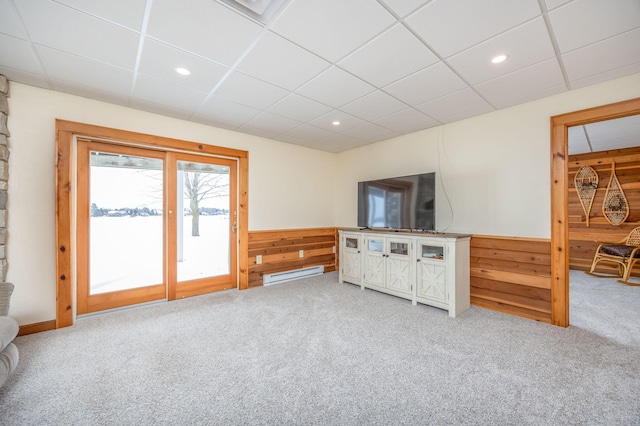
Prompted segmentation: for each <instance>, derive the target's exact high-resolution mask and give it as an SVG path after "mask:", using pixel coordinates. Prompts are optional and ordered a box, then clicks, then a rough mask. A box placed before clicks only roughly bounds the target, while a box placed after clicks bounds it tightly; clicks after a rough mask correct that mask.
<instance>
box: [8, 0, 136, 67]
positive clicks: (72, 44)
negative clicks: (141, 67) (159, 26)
mask: <svg viewBox="0 0 640 426" xmlns="http://www.w3.org/2000/svg"><path fill="white" fill-rule="evenodd" d="M16 6H17V7H18V10H19V12H20V15H21V16H22V20H23V21H24V23H25V25H26V27H27V30H28V31H29V35H30V37H31V41H33V42H34V43H36V44H41V45H43V46H48V47H52V48H54V49H58V50H62V51H65V52H69V53H72V54H74V55H78V56H86V57H87V58H91V59H94V60H96V61H100V62H106V63H108V64H111V65H115V66H118V67H122V68H128V69H133V67H134V65H135V61H136V53H137V50H138V40H139V38H140V36H139V35H138V34H137V33H135V32H133V31H131V30H127V29H125V28H122V27H119V26H117V25H114V24H110V23H108V22H105V21H102V20H100V19H97V18H94V17H92V16H89V15H86V14H84V13H80V12H78V11H75V10H73V9H70V8H68V7H66V6H62V5H60V4H57V3H53V2H50V1H45V0H31V1H28V2H25V1H21V2H16Z"/></svg>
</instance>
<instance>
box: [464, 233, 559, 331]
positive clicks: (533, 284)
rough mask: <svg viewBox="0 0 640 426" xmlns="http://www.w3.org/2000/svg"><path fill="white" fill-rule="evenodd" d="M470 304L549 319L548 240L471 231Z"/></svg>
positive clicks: (549, 246) (518, 314)
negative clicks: (479, 233) (480, 233)
mask: <svg viewBox="0 0 640 426" xmlns="http://www.w3.org/2000/svg"><path fill="white" fill-rule="evenodd" d="M470 275H471V304H473V305H477V306H481V307H483V308H488V309H492V310H494V311H499V312H504V313H508V314H511V315H517V316H520V317H524V318H529V319H533V320H536V321H541V322H545V323H551V242H550V240H547V239H533V238H516V237H498V236H487V235H474V236H473V237H472V238H471V271H470Z"/></svg>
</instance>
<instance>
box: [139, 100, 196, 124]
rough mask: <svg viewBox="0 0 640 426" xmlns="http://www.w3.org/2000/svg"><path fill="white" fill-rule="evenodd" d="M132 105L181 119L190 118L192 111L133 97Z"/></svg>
mask: <svg viewBox="0 0 640 426" xmlns="http://www.w3.org/2000/svg"><path fill="white" fill-rule="evenodd" d="M131 107H132V108H135V109H139V110H142V111H147V112H152V113H154V114H160V115H164V116H168V117H175V118H179V119H180V120H188V119H189V117H190V116H191V113H190V112H189V111H182V110H181V109H179V108H172V107H170V106H167V104H166V103H163V104H157V103H154V102H148V101H145V100H142V99H133V100H132V101H131Z"/></svg>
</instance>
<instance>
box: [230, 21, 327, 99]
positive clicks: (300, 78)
mask: <svg viewBox="0 0 640 426" xmlns="http://www.w3.org/2000/svg"><path fill="white" fill-rule="evenodd" d="M330 65H331V64H330V63H329V62H327V61H325V60H324V59H321V58H320V57H318V56H316V55H314V54H312V53H309V52H308V51H307V50H304V49H302V48H301V47H299V46H296V45H295V44H293V43H291V42H290V41H287V40H285V39H283V38H282V37H280V36H278V35H276V34H273V33H271V32H266V33H265V34H264V35H263V36H262V38H261V39H260V41H259V42H258V43H257V44H256V46H255V47H254V48H253V49H252V50H251V51H250V52H249V53H248V54H247V56H246V57H245V58H244V59H243V60H242V62H240V64H239V65H238V70H239V71H241V72H243V73H245V74H248V75H250V76H253V77H256V78H258V79H260V80H264V81H266V82H268V83H271V84H274V85H276V86H279V87H283V88H285V89H288V90H295V89H297V88H298V87H299V86H301V85H302V84H304V83H306V82H307V81H309V80H311V79H312V78H313V77H315V76H316V75H318V74H320V73H321V72H322V71H324V70H325V69H327V68H329V66H330Z"/></svg>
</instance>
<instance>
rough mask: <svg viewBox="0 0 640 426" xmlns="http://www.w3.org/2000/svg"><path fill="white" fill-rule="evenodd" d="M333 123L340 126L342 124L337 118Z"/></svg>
mask: <svg viewBox="0 0 640 426" xmlns="http://www.w3.org/2000/svg"><path fill="white" fill-rule="evenodd" d="M331 124H333V125H334V126H339V125H340V122H339V121H338V120H336V121H334V122H333V123H331Z"/></svg>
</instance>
